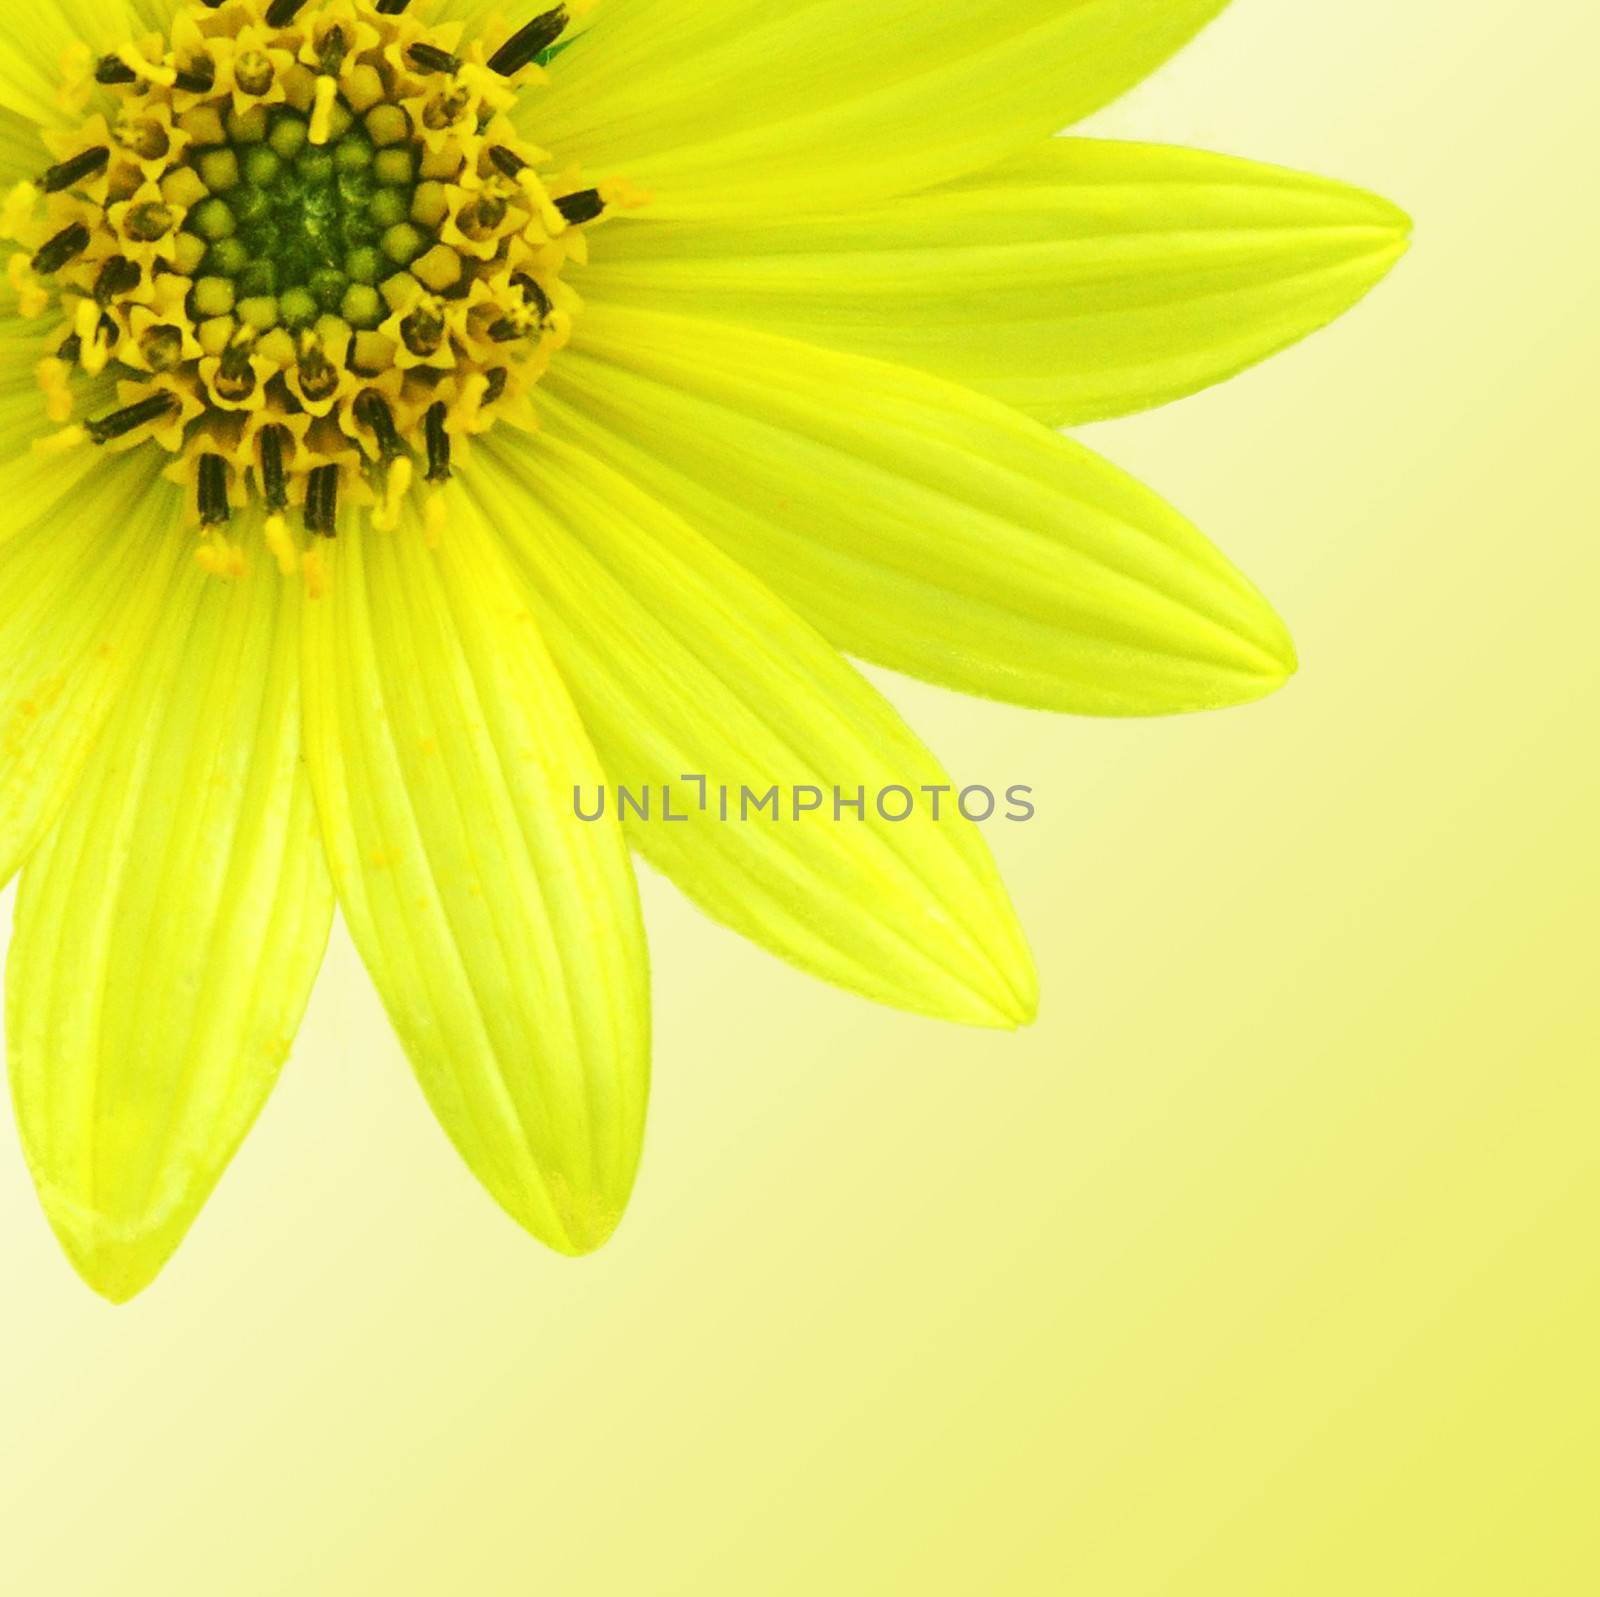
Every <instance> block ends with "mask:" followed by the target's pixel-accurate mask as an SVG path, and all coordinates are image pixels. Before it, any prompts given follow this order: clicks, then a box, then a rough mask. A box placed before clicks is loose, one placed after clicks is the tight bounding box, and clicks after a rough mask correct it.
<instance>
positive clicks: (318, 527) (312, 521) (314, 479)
mask: <svg viewBox="0 0 1600 1597" xmlns="http://www.w3.org/2000/svg"><path fill="white" fill-rule="evenodd" d="M338 516H339V468H338V467H337V466H318V467H317V469H316V470H315V471H314V472H312V473H311V477H310V480H309V481H308V482H307V483H306V528H307V530H308V531H310V532H314V533H316V534H317V535H318V536H319V537H322V538H331V537H332V536H333V534H334V531H335V528H336V524H337V521H338Z"/></svg>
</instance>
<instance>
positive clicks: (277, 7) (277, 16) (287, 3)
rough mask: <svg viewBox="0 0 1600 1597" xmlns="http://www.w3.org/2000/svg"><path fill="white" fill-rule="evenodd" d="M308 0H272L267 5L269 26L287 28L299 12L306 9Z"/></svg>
mask: <svg viewBox="0 0 1600 1597" xmlns="http://www.w3.org/2000/svg"><path fill="white" fill-rule="evenodd" d="M305 3H306V0H272V4H271V5H270V6H268V7H267V26H268V27H269V28H286V27H288V26H289V24H290V23H291V22H293V21H294V19H295V16H296V14H297V13H299V12H300V11H302V10H304V9H305Z"/></svg>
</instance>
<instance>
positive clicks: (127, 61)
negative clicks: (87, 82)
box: [117, 44, 178, 89]
mask: <svg viewBox="0 0 1600 1597" xmlns="http://www.w3.org/2000/svg"><path fill="white" fill-rule="evenodd" d="M117 59H118V60H119V61H120V62H121V63H122V64H123V66H125V67H126V68H127V69H128V70H129V71H130V72H131V73H133V74H134V76H135V77H140V78H143V79H144V80H145V82H147V83H154V84H156V85H157V86H158V87H160V88H163V89H170V88H171V87H172V85H173V84H174V83H176V82H177V81H178V72H177V68H176V67H171V66H167V65H166V64H165V63H156V64H152V63H151V62H149V61H146V60H145V58H144V57H143V56H142V55H140V54H139V51H138V48H137V46H135V45H131V44H125V45H123V46H122V47H121V48H120V49H118V51H117Z"/></svg>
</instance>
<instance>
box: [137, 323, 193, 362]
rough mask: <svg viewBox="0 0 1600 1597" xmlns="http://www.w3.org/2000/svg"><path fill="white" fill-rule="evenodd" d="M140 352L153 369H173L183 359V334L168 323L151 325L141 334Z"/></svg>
mask: <svg viewBox="0 0 1600 1597" xmlns="http://www.w3.org/2000/svg"><path fill="white" fill-rule="evenodd" d="M139 353H140V354H141V355H143V356H144V359H145V364H146V365H147V366H148V367H149V368H150V370H151V371H153V372H167V371H171V370H172V368H173V367H174V366H176V365H177V364H178V362H179V361H180V360H182V359H183V334H182V333H181V332H180V331H179V330H178V329H177V328H176V327H173V326H170V325H169V324H167V323H162V324H161V325H160V326H157V327H151V328H149V329H147V330H146V331H145V332H144V333H142V334H141V335H140V338H139Z"/></svg>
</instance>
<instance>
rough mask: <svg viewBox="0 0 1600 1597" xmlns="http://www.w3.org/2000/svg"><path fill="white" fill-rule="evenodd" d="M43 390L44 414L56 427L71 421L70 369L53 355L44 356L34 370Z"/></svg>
mask: <svg viewBox="0 0 1600 1597" xmlns="http://www.w3.org/2000/svg"><path fill="white" fill-rule="evenodd" d="M34 371H35V373H36V374H37V376H38V379H39V386H40V388H42V389H43V390H44V409H45V414H46V415H47V416H48V417H49V418H50V420H51V421H53V422H54V423H55V424H56V425H57V426H58V427H59V426H61V425H62V424H63V423H64V422H69V421H71V420H72V385H71V377H72V368H71V367H70V366H69V365H67V363H66V362H65V361H64V360H61V359H59V358H58V357H56V356H55V355H46V356H45V358H44V359H43V360H42V361H40V362H39V364H38V365H37V366H36V367H35V368H34Z"/></svg>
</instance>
